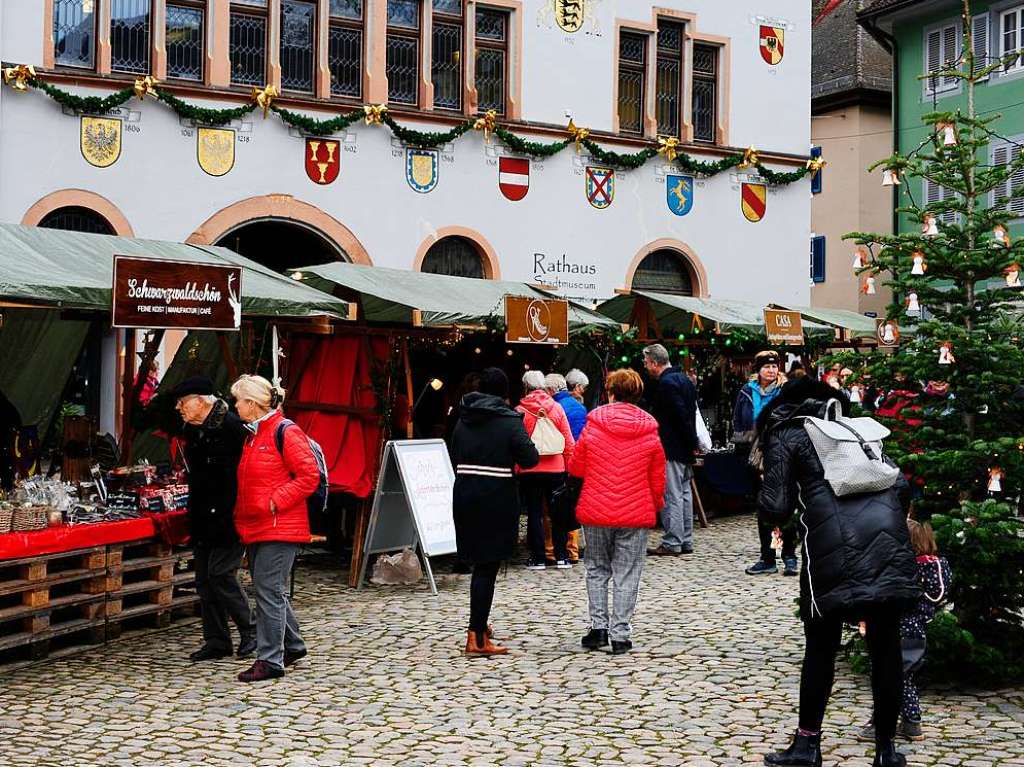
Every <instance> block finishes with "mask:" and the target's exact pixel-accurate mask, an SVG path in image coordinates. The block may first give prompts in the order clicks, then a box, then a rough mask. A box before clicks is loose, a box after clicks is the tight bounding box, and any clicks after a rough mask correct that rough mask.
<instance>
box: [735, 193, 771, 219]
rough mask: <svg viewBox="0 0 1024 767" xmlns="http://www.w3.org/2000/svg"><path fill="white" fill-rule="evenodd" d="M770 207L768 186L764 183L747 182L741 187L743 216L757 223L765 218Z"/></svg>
mask: <svg viewBox="0 0 1024 767" xmlns="http://www.w3.org/2000/svg"><path fill="white" fill-rule="evenodd" d="M767 207H768V187H767V186H765V185H764V184H746V183H744V184H743V185H741V187H740V208H741V209H742V210H743V218H745V219H747V221H752V222H753V223H755V224H756V223H757V222H758V221H760V220H761V219H762V218H764V212H765V209H766V208H767Z"/></svg>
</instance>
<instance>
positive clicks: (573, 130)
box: [566, 117, 590, 154]
mask: <svg viewBox="0 0 1024 767" xmlns="http://www.w3.org/2000/svg"><path fill="white" fill-rule="evenodd" d="M566 130H567V131H568V132H569V135H570V136H571V137H572V140H573V141H575V142H576V154H579V153H580V145H581V144H582V143H583V142H584V141H586V140H587V137H588V136H589V135H590V131H589V130H587V129H586V128H577V127H576V123H574V122H573V121H572V118H571V117H570V118H569V125H568V126H567V127H566Z"/></svg>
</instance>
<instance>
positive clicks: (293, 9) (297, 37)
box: [281, 0, 316, 92]
mask: <svg viewBox="0 0 1024 767" xmlns="http://www.w3.org/2000/svg"><path fill="white" fill-rule="evenodd" d="M315 28H316V4H315V3H311V2H306V0H281V87H282V88H284V89H287V90H293V91H307V92H312V90H313V31H314V29H315Z"/></svg>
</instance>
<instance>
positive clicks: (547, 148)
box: [3, 64, 825, 186]
mask: <svg viewBox="0 0 1024 767" xmlns="http://www.w3.org/2000/svg"><path fill="white" fill-rule="evenodd" d="M3 76H4V82H5V83H6V84H7V85H9V86H10V87H11V88H14V89H15V90H19V91H25V90H28V89H29V88H34V89H36V90H39V91H42V92H43V93H45V94H46V95H47V96H49V97H50V98H51V99H53V100H54V101H55V102H57V103H58V104H60V105H61V106H62V107H64V108H65V109H67V110H69V111H72V112H75V113H78V114H92V115H105V114H107V113H108V112H110V111H111V110H113V109H117V108H118V107H120V106H122V105H123V104H125V103H126V102H127V101H128V100H130V99H132V98H139V99H144V98H145V97H146V96H151V97H153V98H155V99H156V100H158V101H160V102H162V103H163V104H165V105H166V106H168V107H170V108H171V109H172V110H173V111H174V112H175V113H176V114H177V115H178V117H180V118H182V119H184V120H189V121H191V122H193V123H194V124H195V125H196V126H197V127H200V126H202V127H210V128H218V127H221V126H225V125H228V124H229V123H231V122H233V121H237V120H239V119H241V118H243V117H244V116H245V115H247V114H249V113H251V112H252V111H253V110H255V109H260V110H262V111H263V116H264V118H266V117H267V116H268V115H269V114H270V112H273V113H274V114H276V115H277V116H278V117H280V118H281V120H282V121H283V122H284V123H286V124H287V125H289V126H291V127H293V128H296V129H297V130H299V131H301V132H302V133H304V134H306V135H307V136H330V135H332V134H335V133H338V132H340V131H343V130H345V129H347V128H348V127H350V126H351V125H353V124H354V123H356V122H358V121H359V120H364V121H365V123H366V125H371V126H372V125H386V126H387V127H388V128H390V129H391V132H392V134H393V135H394V136H395V138H397V139H399V140H400V141H402V142H403V143H404V144H406V145H407V146H410V147H415V148H420V149H436V148H438V147H440V146H442V145H443V144H447V143H450V142H452V141H454V140H455V139H457V138H459V137H460V136H462V135H463V134H465V133H466V132H468V131H470V130H473V129H474V128H475V129H477V130H482V131H483V132H484V138H485V140H489V139H491V138H492V137H496V138H497V139H498V140H500V141H501V142H502V143H503V144H505V146H507V147H508V148H509V149H510V150H511V151H512V152H513V153H516V154H521V155H525V156H528V157H535V158H543V157H552V156H554V155H556V154H558V153H559V152H561V151H562V150H563V149H565V148H566V147H567V146H569V145H570V144H572V145H574V146H575V149H576V152H577V153H580V152H582V150H583V149H584V148H585V149H586V150H587V151H588V152H589V153H590V154H591V155H592V156H593V158H594V160H595V161H597V162H599V163H600V164H602V165H606V166H610V167H613V168H626V169H636V168H639V167H641V166H642V165H643V164H644V163H646V162H647V161H648V160H650V159H652V158H654V157H657V156H658V155H662V156H664V157H665V159H666V160H667V161H668V162H669V163H671V164H673V165H675V166H677V167H678V168H679V169H680V170H681V171H682V172H684V173H688V174H692V175H693V176H700V177H705V178H706V177H711V176H715V175H717V174H719V173H723V172H725V171H728V170H730V169H732V168H739V169H740V170H747V169H753V170H756V172H757V174H758V176H760V178H761V179H763V181H764V182H765V183H766V184H768V185H773V186H782V185H787V184H792V183H795V182H797V181H799V180H801V179H803V178H805V177H807V176H814V175H815V174H816V173H818V172H819V171H820V170H821V169H822V168H823V167H824V165H825V161H824V160H823V159H821V158H820V157H816V158H811V159H808V160H807V161H806V162H805V165H804V166H803V167H800V168H798V169H797V170H793V171H777V170H772V169H771V168H767V167H765V166H764V165H762V164H761V160H760V157H759V156H758V153H757V151H756V150H755V149H754V148H753V147H749V148H747V149H746V150H744V151H743V152H742V153H739V152H737V153H734V154H731V155H727V156H725V157H722V158H720V159H718V160H701V159H697V158H694V157H692V156H690V155H688V154H686V153H685V152H681V151H680V144H681V142H680V141H679V139H677V138H673V137H660V138H659V139H658V141H657V142H656V143H652V144H651V145H649V146H646V147H644V148H642V149H641V150H640V151H638V152H635V153H625V152H614V151H610V150H606V149H604V148H603V147H601V146H600V145H598V144H597V143H596V142H595V141H594V140H593V139H592V138H591V132H590V130H589V129H587V128H580V127H578V126H577V125H576V124H575V123H574V122H573V121H572V120H569V124H568V126H567V128H566V132H567V133H568V137H567V138H565V139H561V140H557V141H553V142H550V143H544V142H537V141H529V140H527V139H524V138H522V137H521V136H518V135H516V134H515V133H513V132H512V131H510V130H509V129H508V128H505V127H503V126H501V125H499V124H498V117H497V114H496V113H494V112H487V113H485V114H484V115H483V116H481V117H478V118H475V119H468V120H465V121H462V122H460V123H458V124H457V125H455V126H454V127H453V128H452V129H450V130H448V131H439V132H424V131H419V130H415V129H412V128H407V127H405V126H403V125H400V124H398V123H397V122H396V121H395V120H394V118H393V117H392V116H391V114H390V113H389V112H388V107H387V105H386V104H379V105H377V106H372V105H369V104H367V105H364V106H362V107H360V108H357V109H354V110H351V111H349V112H345V113H342V114H337V115H334V116H333V117H330V118H327V119H324V120H320V119H316V118H313V117H309V116H306V115H303V114H299V113H297V112H293V111H291V110H288V109H284V108H282V107H280V106H278V105H277V103H276V102H277V100H278V98H279V97H280V93H279V92H278V91H277V89H276V88H275V87H274V86H272V85H269V84H268V85H266V86H264V87H263V88H262V89H261V88H253V91H252V95H251V100H250V101H249V103H246V104H243V105H240V106H237V107H230V108H225V109H212V108H205V107H198V106H195V105H193V104H190V103H188V102H186V101H183V100H182V99H179V98H178V97H177V96H175V95H173V94H172V93H170V92H169V91H167V90H166V89H165V88H160V89H157V87H156V86H157V85H158V84H159V83H158V81H157V80H156V78H154V77H152V76H146V77H140V78H138V79H137V80H136V81H135V82H134V83H133V84H132V85H131V86H130V87H127V88H123V89H122V90H119V91H115V92H114V93H111V94H110V95H108V96H106V97H99V96H78V95H76V94H74V93H70V92H68V91H65V90H63V89H61V88H59V87H57V86H54V85H51V84H50V83H48V82H46V81H45V80H42V79H40V78H39V76H38V75H37V74H36V72H35V70H34V69H33V68H32V67H31V66H28V65H24V64H22V65H17V66H12V67H7V68H5V69H4V70H3ZM762 186H763V185H762Z"/></svg>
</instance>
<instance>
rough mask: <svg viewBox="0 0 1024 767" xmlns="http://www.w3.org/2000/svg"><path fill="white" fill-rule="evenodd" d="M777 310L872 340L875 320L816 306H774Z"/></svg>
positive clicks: (841, 310)
mask: <svg viewBox="0 0 1024 767" xmlns="http://www.w3.org/2000/svg"><path fill="white" fill-rule="evenodd" d="M774 306H776V307H778V308H779V309H789V310H790V311H793V312H800V315H801V316H802V317H804V319H809V320H811V321H813V322H821V323H824V324H826V325H831V326H832V327H836V328H840V329H841V330H848V331H850V335H851V336H853V337H855V338H874V336H875V320H874V319H872V318H871V317H865V316H864V315H863V314H857V312H851V311H847V310H846V309H823V308H821V307H818V306H796V305H795V304H774Z"/></svg>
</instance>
